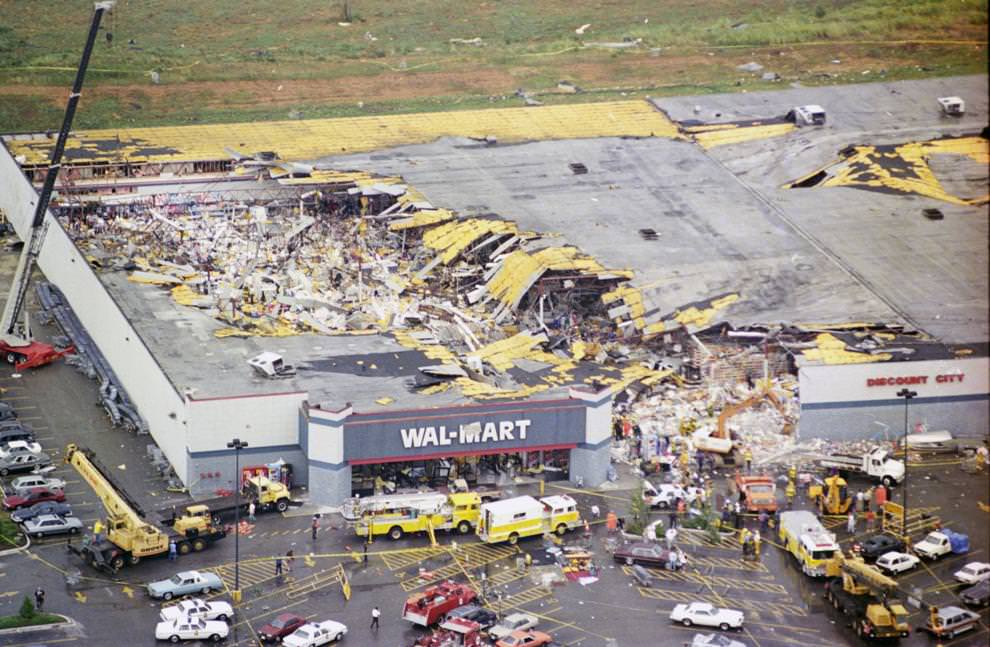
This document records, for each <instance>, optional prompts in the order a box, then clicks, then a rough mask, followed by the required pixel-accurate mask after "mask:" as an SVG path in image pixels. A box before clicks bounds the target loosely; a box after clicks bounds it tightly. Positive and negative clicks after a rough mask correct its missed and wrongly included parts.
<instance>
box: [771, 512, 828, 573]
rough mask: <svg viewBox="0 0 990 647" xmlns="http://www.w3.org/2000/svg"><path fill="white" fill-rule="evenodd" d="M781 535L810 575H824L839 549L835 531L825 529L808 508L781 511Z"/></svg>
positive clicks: (785, 544) (788, 548) (788, 549)
mask: <svg viewBox="0 0 990 647" xmlns="http://www.w3.org/2000/svg"><path fill="white" fill-rule="evenodd" d="M779 537H780V541H781V543H783V544H784V547H785V548H786V549H787V552H789V553H790V554H791V555H794V559H796V560H797V561H798V564H800V566H801V571H802V572H803V573H804V574H805V575H808V576H809V577H822V576H824V575H825V571H826V565H827V563H828V560H830V559H832V557H833V556H834V555H835V552H836V551H838V550H839V544H838V543H836V541H835V535H834V534H832V533H830V532H828V531H827V530H825V528H824V527H823V526H822V524H821V522H819V521H818V518H817V517H816V516H815V515H814V514H812V513H811V512H808V511H807V510H788V511H787V512H781V513H780V530H779Z"/></svg>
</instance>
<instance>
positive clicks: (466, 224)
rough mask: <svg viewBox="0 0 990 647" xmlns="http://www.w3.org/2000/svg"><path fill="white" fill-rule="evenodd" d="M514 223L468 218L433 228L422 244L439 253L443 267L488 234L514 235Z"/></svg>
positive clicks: (424, 237)
mask: <svg viewBox="0 0 990 647" xmlns="http://www.w3.org/2000/svg"><path fill="white" fill-rule="evenodd" d="M518 232H519V230H518V228H517V227H516V223H514V222H510V221H508V220H482V219H479V218H468V219H467V220H457V221H454V222H448V223H445V224H442V225H440V226H439V227H435V228H433V229H431V230H429V231H427V232H426V233H425V234H423V244H424V245H426V246H427V247H429V248H430V249H432V250H435V251H437V252H440V258H441V260H442V261H443V264H444V265H449V264H450V262H451V261H453V260H455V259H456V258H457V257H458V256H460V255H461V252H463V251H464V250H466V249H467V248H468V247H470V246H471V245H472V244H473V243H474V242H475V241H477V240H479V239H481V238H482V237H483V236H487V235H489V234H516V233H518Z"/></svg>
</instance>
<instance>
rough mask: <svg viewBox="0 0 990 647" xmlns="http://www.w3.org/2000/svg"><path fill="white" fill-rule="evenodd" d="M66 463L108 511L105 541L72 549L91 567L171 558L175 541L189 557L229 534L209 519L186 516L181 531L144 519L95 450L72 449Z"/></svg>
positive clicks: (89, 540)
mask: <svg viewBox="0 0 990 647" xmlns="http://www.w3.org/2000/svg"><path fill="white" fill-rule="evenodd" d="M65 462H66V463H69V464H70V465H72V466H73V467H74V468H76V471H77V472H79V474H80V475H81V476H82V477H83V478H84V479H85V480H86V482H87V483H89V485H90V487H92V488H93V491H94V492H96V496H98V497H100V501H102V502H103V507H104V508H105V509H106V511H107V521H106V536H103V534H102V533H96V534H95V535H93V536H92V537H87V538H86V539H85V540H84V541H83V542H82V543H81V544H80V545H73V544H69V550H70V551H71V552H73V553H75V554H76V555H78V556H79V557H81V558H82V559H83V560H84V561H85V562H86V563H87V564H89V565H91V566H92V567H93V568H96V569H100V570H104V571H108V572H110V573H116V572H117V571H118V570H120V569H121V568H123V567H124V566H125V565H131V566H133V565H135V564H137V563H138V562H140V561H141V560H142V559H143V558H145V557H155V556H157V555H164V554H167V553H168V550H169V543H170V542H173V541H174V542H175V545H176V550H177V551H178V552H179V553H181V554H186V553H189V552H191V551H201V550H203V549H204V548H206V547H207V546H209V545H210V544H211V543H213V542H214V541H217V540H219V539H222V538H224V537H225V536H226V535H227V532H226V530H224V529H223V528H220V527H215V526H213V525H212V521H211V519H210V517H209V515H206V516H205V517H199V518H196V519H190V520H186V519H185V517H183V518H182V519H181V520H179V521H180V523H177V524H176V527H177V528H179V529H181V532H179V531H174V530H173V531H164V530H162V529H160V528H158V527H157V526H154V525H152V524H150V523H148V522H147V521H145V520H144V519H143V517H144V511H143V510H142V509H141V506H140V505H138V504H137V503H136V502H135V501H134V500H133V499H131V497H130V496H129V495H128V494H127V492H126V491H125V490H124V489H123V488H122V487H120V486H119V485H118V484H117V483H115V482H114V479H113V476H111V474H110V472H109V470H107V469H106V468H105V467H104V466H103V465H101V464H100V463H99V461H97V460H96V458H95V457H94V456H93V453H92V452H91V451H89V450H88V449H84V448H81V447H77V446H76V445H69V446H68V447H66V448H65Z"/></svg>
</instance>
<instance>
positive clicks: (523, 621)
mask: <svg viewBox="0 0 990 647" xmlns="http://www.w3.org/2000/svg"><path fill="white" fill-rule="evenodd" d="M538 622H539V620H537V619H536V616H531V615H529V614H528V613H513V614H510V615H507V616H505V617H504V618H502V622H500V623H498V624H497V625H495V626H494V627H492V628H491V629H489V630H488V635H489V636H491V637H492V638H494V639H495V640H501V639H502V638H505V637H506V636H508V635H509V634H511V633H512V632H513V631H525V630H526V629H532V628H533V627H535V626H536V625H537V623H538Z"/></svg>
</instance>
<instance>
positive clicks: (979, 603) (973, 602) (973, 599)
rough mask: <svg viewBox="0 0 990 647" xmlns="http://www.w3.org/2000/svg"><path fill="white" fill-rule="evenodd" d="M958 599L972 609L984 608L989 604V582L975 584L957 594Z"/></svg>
mask: <svg viewBox="0 0 990 647" xmlns="http://www.w3.org/2000/svg"><path fill="white" fill-rule="evenodd" d="M959 598H960V599H961V600H962V601H963V602H965V603H966V604H968V605H970V606H972V607H985V606H986V605H987V603H990V580H983V581H982V582H977V583H976V584H974V585H973V586H971V587H969V588H967V589H963V590H962V591H960V592H959Z"/></svg>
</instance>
